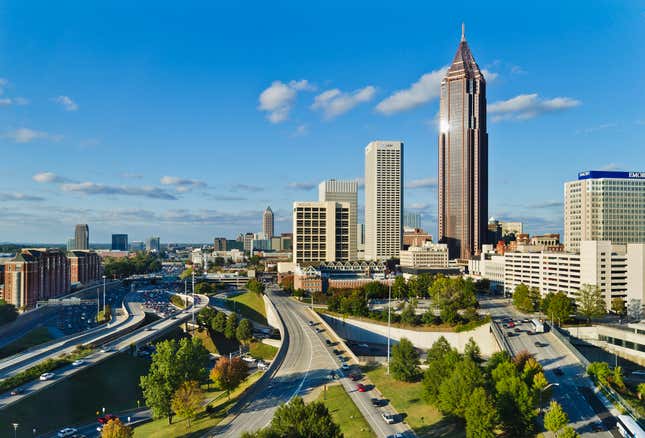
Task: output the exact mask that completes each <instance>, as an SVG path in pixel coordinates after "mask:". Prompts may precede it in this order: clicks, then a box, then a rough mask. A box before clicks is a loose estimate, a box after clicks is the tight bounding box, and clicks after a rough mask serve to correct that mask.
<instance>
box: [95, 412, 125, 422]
mask: <svg viewBox="0 0 645 438" xmlns="http://www.w3.org/2000/svg"><path fill="white" fill-rule="evenodd" d="M117 418H119V417H117V416H116V415H114V414H106V415H104V416H103V417H99V418H97V419H96V421H98V422H99V424H107V423H108V421H111V420H116V419H117Z"/></svg>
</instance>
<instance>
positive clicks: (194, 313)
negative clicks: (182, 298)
mask: <svg viewBox="0 0 645 438" xmlns="http://www.w3.org/2000/svg"><path fill="white" fill-rule="evenodd" d="M186 301H188V300H186ZM194 329H195V270H194V269H193V330H194Z"/></svg>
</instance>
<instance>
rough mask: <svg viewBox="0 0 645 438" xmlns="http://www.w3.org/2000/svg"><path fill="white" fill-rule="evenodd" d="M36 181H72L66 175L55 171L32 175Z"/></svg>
mask: <svg viewBox="0 0 645 438" xmlns="http://www.w3.org/2000/svg"><path fill="white" fill-rule="evenodd" d="M31 179H33V180H34V181H36V182H39V183H65V182H71V180H70V179H69V178H65V177H64V176H60V175H56V174H55V173H54V172H40V173H37V174H35V175H34V176H32V177H31Z"/></svg>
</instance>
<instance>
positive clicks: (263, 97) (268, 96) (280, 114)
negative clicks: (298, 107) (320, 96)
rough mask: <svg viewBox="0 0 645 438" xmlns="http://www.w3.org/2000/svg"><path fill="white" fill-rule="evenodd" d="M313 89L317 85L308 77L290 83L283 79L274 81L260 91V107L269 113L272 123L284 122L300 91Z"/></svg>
mask: <svg viewBox="0 0 645 438" xmlns="http://www.w3.org/2000/svg"><path fill="white" fill-rule="evenodd" d="M313 89H315V87H314V86H313V85H311V84H310V83H309V82H308V81H307V80H306V79H302V80H299V81H291V82H289V83H288V84H285V83H284V82H282V81H273V83H272V84H271V86H270V87H268V88H266V89H265V90H264V91H262V93H260V98H259V100H260V105H259V106H258V109H259V110H261V111H266V112H267V113H268V114H267V119H269V121H270V122H271V123H280V122H284V121H285V120H287V119H288V118H289V112H290V111H291V108H292V107H293V103H294V102H295V100H296V95H297V94H298V92H299V91H310V90H313Z"/></svg>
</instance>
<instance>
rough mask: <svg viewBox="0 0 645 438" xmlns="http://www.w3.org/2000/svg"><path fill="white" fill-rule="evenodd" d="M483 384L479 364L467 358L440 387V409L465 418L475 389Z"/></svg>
mask: <svg viewBox="0 0 645 438" xmlns="http://www.w3.org/2000/svg"><path fill="white" fill-rule="evenodd" d="M483 385H484V376H483V374H482V372H481V369H480V368H479V365H478V364H477V363H475V362H474V361H472V360H471V359H470V358H465V359H464V360H462V361H461V362H460V363H459V364H458V365H457V367H456V368H455V369H454V371H453V372H452V375H451V376H450V377H449V378H448V379H447V380H444V381H443V383H442V384H441V386H440V387H439V409H441V411H442V412H444V413H447V414H451V415H454V416H456V417H459V418H465V417H466V408H467V407H468V404H469V403H470V398H471V396H472V393H473V391H474V390H475V389H476V388H478V387H480V386H483Z"/></svg>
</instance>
